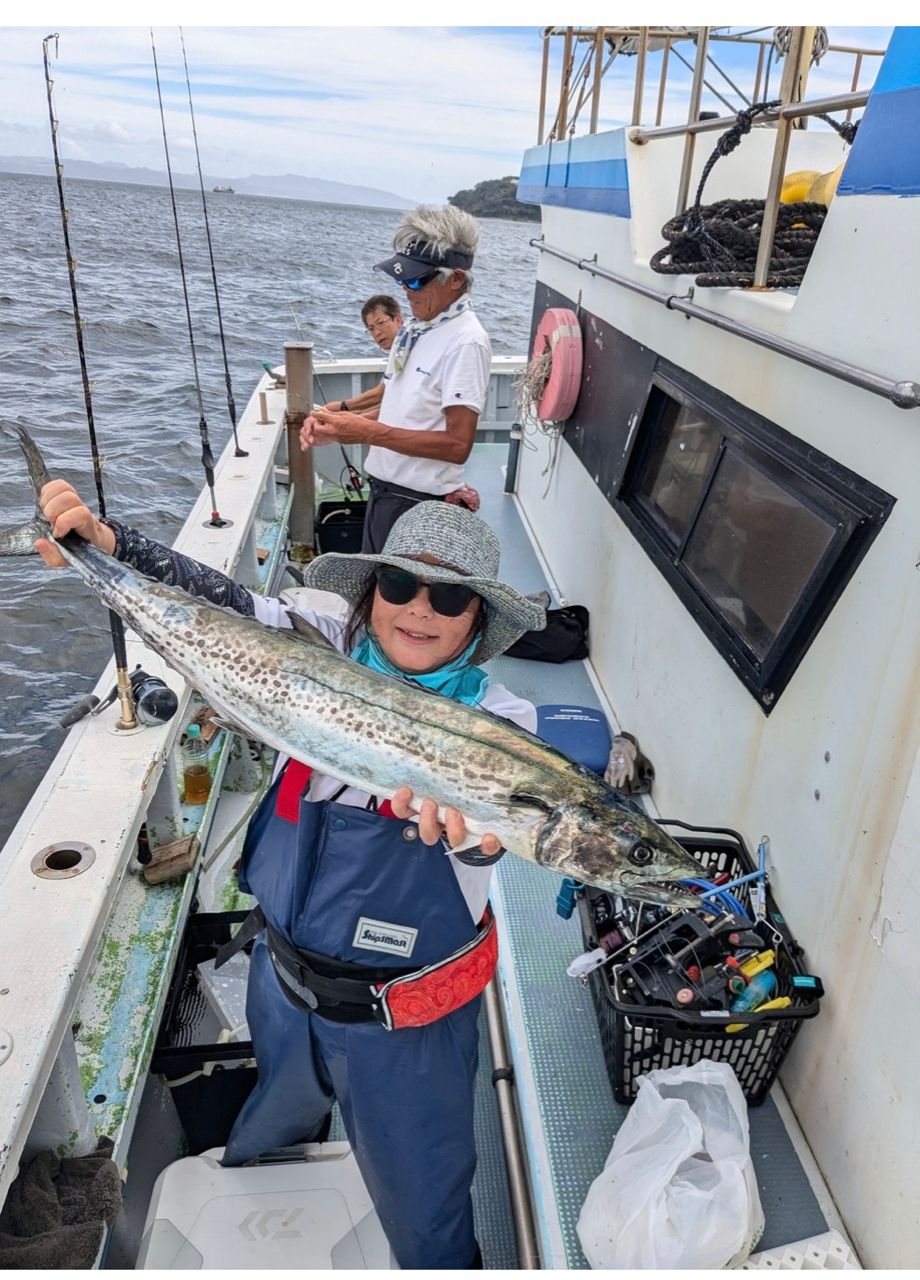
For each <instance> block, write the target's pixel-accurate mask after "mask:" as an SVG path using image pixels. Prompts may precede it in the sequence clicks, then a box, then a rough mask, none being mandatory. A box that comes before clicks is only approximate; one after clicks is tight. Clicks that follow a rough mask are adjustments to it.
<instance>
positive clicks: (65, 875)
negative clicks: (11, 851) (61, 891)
mask: <svg viewBox="0 0 920 1280" xmlns="http://www.w3.org/2000/svg"><path fill="white" fill-rule="evenodd" d="M95 861H96V852H95V850H94V849H92V848H91V847H90V846H89V845H88V844H82V843H81V842H79V841H77V840H64V841H61V842H60V843H58V844H49V845H46V846H45V848H44V849H41V850H39V852H38V853H37V854H36V855H35V857H34V858H33V859H32V870H33V872H34V873H35V875H37V876H41V878H42V879H43V880H66V879H69V878H70V877H72V876H78V875H81V874H82V873H83V872H84V871H85V870H86V869H87V867H91V866H92V865H93V863H94V862H95Z"/></svg>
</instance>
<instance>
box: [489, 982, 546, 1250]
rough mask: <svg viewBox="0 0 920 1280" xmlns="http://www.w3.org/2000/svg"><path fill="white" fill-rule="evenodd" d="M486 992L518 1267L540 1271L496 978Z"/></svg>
mask: <svg viewBox="0 0 920 1280" xmlns="http://www.w3.org/2000/svg"><path fill="white" fill-rule="evenodd" d="M484 996H485V1007H486V1020H487V1023H488V1028H489V1044H490V1047H491V1050H492V1067H493V1070H492V1085H493V1087H494V1089H495V1104H496V1106H497V1108H498V1118H499V1123H500V1124H501V1132H502V1146H503V1147H504V1151H505V1168H506V1170H507V1173H508V1191H509V1193H510V1196H511V1215H512V1218H513V1219H514V1234H515V1237H516V1239H517V1251H518V1267H519V1268H520V1269H521V1270H522V1271H539V1270H540V1269H541V1267H540V1254H539V1251H538V1249H537V1232H536V1227H535V1224H534V1219H533V1209H532V1206H531V1200H530V1189H529V1186H528V1182H527V1165H526V1162H525V1160H524V1153H523V1150H522V1148H521V1139H520V1135H519V1133H518V1125H517V1116H516V1113H515V1106H514V1086H513V1084H512V1078H513V1068H512V1066H511V1059H510V1057H509V1055H508V1043H507V1040H506V1039H505V1028H504V1023H503V1022H502V1012H501V1001H500V999H499V995H498V988H497V986H496V982H495V978H493V979H492V981H491V982H490V983H489V985H488V986H487V987H486V989H485V992H484Z"/></svg>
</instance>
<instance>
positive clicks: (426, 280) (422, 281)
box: [399, 271, 438, 293]
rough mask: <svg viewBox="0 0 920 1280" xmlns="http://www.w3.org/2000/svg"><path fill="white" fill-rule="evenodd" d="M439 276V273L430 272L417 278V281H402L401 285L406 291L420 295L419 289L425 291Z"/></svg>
mask: <svg viewBox="0 0 920 1280" xmlns="http://www.w3.org/2000/svg"><path fill="white" fill-rule="evenodd" d="M437 274H438V273H437V271H429V272H428V274H427V275H426V276H417V277H416V278H415V280H400V282H399V283H400V284H401V285H402V287H403V288H404V289H409V290H411V292H412V293H418V291H419V289H424V287H425V285H426V284H430V283H431V281H432V280H433V279H434V278H435V276H436V275H437Z"/></svg>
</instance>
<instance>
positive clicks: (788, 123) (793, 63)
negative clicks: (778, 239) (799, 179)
mask: <svg viewBox="0 0 920 1280" xmlns="http://www.w3.org/2000/svg"><path fill="white" fill-rule="evenodd" d="M791 30H792V34H791V35H790V37H789V50H788V52H787V54H786V65H785V67H783V78H782V81H781V83H780V90H779V96H780V98H781V99H782V102H783V107H784V108H785V107H787V106H788V105H789V104H790V103H793V102H795V103H799V102H801V101H802V99H803V98H804V96H805V85H806V82H807V80H808V68H809V67H810V65H811V51H812V46H813V45H814V42H815V31H816V30H817V28H815V27H793V28H792V29H791ZM794 126H795V120H794V119H792V118H790V117H789V116H786V115H784V114H783V112H782V111H781V112H780V118H779V124H778V125H777V127H776V141H775V143H774V144H773V163H772V164H771V166H770V180H769V182H768V183H767V198H766V200H765V201H764V207H763V218H762V220H761V223H760V240H759V242H758V245H757V262H756V263H755V265H754V288H755V289H763V288H764V287H765V286H766V283H767V280H768V279H769V276H770V259H771V258H772V256H773V238H774V236H775V234H776V219H777V216H778V214H779V205H780V195H781V194H782V189H783V175H784V174H785V172H786V159H787V157H788V154H789V137H790V133H791V130H792V129H793V128H794Z"/></svg>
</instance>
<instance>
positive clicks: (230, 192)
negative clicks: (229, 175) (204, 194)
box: [212, 187, 234, 196]
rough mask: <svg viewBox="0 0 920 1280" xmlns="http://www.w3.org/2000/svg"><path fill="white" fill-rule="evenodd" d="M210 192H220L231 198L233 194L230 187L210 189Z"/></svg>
mask: <svg viewBox="0 0 920 1280" xmlns="http://www.w3.org/2000/svg"><path fill="white" fill-rule="evenodd" d="M212 190H213V191H220V192H222V193H223V194H224V195H230V196H232V195H233V194H234V192H233V188H232V187H212Z"/></svg>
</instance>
